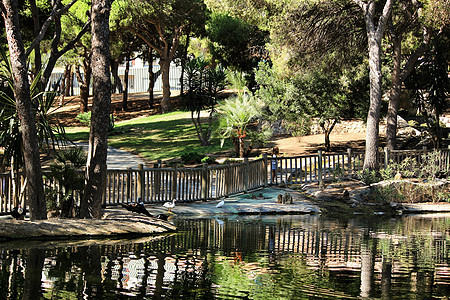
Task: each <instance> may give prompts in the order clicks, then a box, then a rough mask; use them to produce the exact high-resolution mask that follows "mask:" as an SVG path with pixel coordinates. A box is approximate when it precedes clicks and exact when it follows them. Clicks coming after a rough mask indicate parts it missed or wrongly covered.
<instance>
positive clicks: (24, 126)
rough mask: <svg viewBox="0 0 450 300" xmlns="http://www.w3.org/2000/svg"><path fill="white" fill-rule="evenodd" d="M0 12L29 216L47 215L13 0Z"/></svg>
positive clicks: (32, 217) (34, 218)
mask: <svg viewBox="0 0 450 300" xmlns="http://www.w3.org/2000/svg"><path fill="white" fill-rule="evenodd" d="M2 3H3V7H2V15H3V19H4V21H5V29H6V38H7V41H8V47H9V56H10V60H11V69H12V73H13V74H14V76H13V88H14V99H15V101H16V109H17V113H18V115H19V119H20V124H21V130H22V143H23V155H24V161H25V171H26V175H27V179H28V194H27V195H28V204H29V206H30V218H31V220H39V219H46V218H47V207H46V203H45V198H44V185H43V181H42V169H41V162H40V159H39V143H38V138H37V131H36V124H35V116H34V113H33V108H32V105H31V96H30V85H29V82H28V74H27V62H26V58H25V49H24V46H23V42H22V36H21V35H20V28H19V16H18V13H19V12H18V6H17V0H2Z"/></svg>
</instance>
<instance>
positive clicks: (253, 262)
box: [0, 215, 450, 300]
mask: <svg viewBox="0 0 450 300" xmlns="http://www.w3.org/2000/svg"><path fill="white" fill-rule="evenodd" d="M172 221H173V222H174V223H175V224H176V225H177V226H178V227H179V232H178V233H176V234H171V235H165V236H160V237H156V238H155V237H149V238H135V239H127V240H90V241H82V242H80V241H69V242H67V241H34V242H33V241H17V242H14V243H12V242H9V243H1V244H0V251H1V252H0V299H39V298H41V299H81V298H84V299H130V298H136V299H265V300H267V299H311V298H329V299H354V298H361V297H362V298H365V297H367V298H383V299H424V298H427V299H434V298H445V297H448V296H450V266H449V262H450V261H449V259H450V251H449V249H450V215H447V216H446V215H442V216H436V215H434V216H432V215H424V216H406V217H403V218H397V219H380V218H374V219H373V220H370V219H367V218H361V219H350V220H345V221H343V220H335V219H327V218H325V217H321V216H309V215H308V216H266V217H257V216H252V217H243V216H239V217H238V216H236V217H232V218H222V217H220V218H219V217H218V218H212V219H185V218H178V219H173V220H172Z"/></svg>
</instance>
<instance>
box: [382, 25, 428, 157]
mask: <svg viewBox="0 0 450 300" xmlns="http://www.w3.org/2000/svg"><path fill="white" fill-rule="evenodd" d="M430 40H431V35H430V34H429V30H428V28H427V27H423V41H422V44H421V45H420V46H419V47H418V48H417V49H416V50H415V51H414V52H413V53H412V54H411V55H410V56H409V57H408V60H407V61H406V63H405V66H404V67H403V70H401V51H402V44H401V43H402V35H401V34H396V33H395V32H392V42H393V48H394V66H393V70H392V87H391V90H390V91H389V106H388V114H387V126H386V147H387V148H388V149H389V150H394V149H395V148H396V143H397V114H398V102H399V98H400V88H401V85H402V83H403V82H404V81H405V79H406V78H407V77H408V76H409V74H410V73H411V71H412V70H413V69H414V66H415V64H416V62H417V60H418V59H419V58H420V57H421V56H422V55H423V54H424V53H425V50H426V49H427V47H428V45H429V43H430Z"/></svg>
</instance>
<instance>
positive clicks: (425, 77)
mask: <svg viewBox="0 0 450 300" xmlns="http://www.w3.org/2000/svg"><path fill="white" fill-rule="evenodd" d="M448 44H449V35H448V32H447V33H443V34H440V35H438V36H437V37H436V38H435V39H433V41H432V46H431V47H429V51H428V52H427V53H426V54H425V56H424V59H423V60H422V61H420V64H419V65H418V66H417V67H416V68H415V69H414V70H413V71H412V72H411V74H410V75H409V76H408V77H407V80H406V81H405V85H406V87H407V88H408V90H409V91H410V92H411V98H412V99H413V101H414V102H415V104H416V106H417V107H418V109H419V112H420V114H421V115H422V116H423V119H424V121H425V122H426V124H427V127H428V130H429V133H430V134H431V137H432V141H433V143H434V146H435V148H439V147H440V143H441V139H442V136H441V128H440V122H439V116H440V115H442V114H443V113H444V112H445V111H446V109H447V108H448V105H449V104H448V98H449V95H450V94H449V91H450V79H449V78H448V57H449V54H450V52H449V47H448Z"/></svg>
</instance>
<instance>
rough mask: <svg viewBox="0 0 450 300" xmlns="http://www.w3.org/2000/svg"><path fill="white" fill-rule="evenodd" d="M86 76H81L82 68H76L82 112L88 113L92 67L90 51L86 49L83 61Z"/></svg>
mask: <svg viewBox="0 0 450 300" xmlns="http://www.w3.org/2000/svg"><path fill="white" fill-rule="evenodd" d="M83 69H84V76H81V72H80V67H79V66H77V67H76V69H75V70H76V75H77V80H78V82H79V83H80V112H82V113H84V112H87V111H88V110H89V109H88V103H89V86H90V84H91V76H92V67H91V57H90V53H88V49H85V53H84V60H83Z"/></svg>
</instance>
